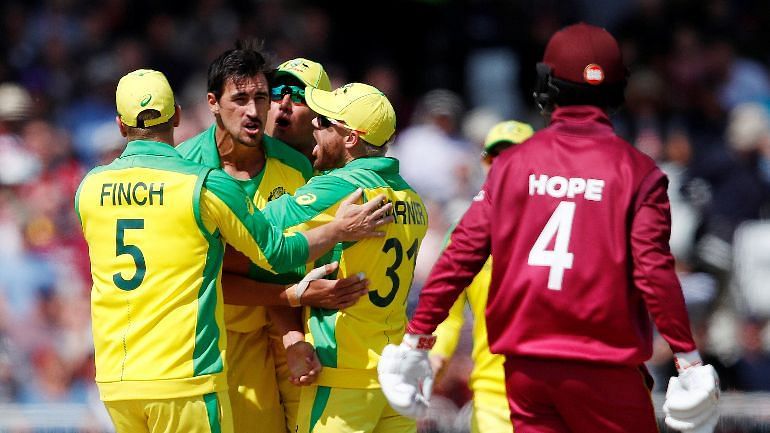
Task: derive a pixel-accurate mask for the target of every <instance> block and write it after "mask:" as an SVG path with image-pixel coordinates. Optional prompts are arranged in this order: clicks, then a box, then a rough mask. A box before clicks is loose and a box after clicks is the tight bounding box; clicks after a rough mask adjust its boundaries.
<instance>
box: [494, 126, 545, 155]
mask: <svg viewBox="0 0 770 433" xmlns="http://www.w3.org/2000/svg"><path fill="white" fill-rule="evenodd" d="M534 133H535V130H534V129H532V126H530V125H529V124H528V123H524V122H518V121H516V120H507V121H505V122H500V123H498V124H497V125H495V126H493V127H492V129H490V130H489V133H488V134H487V139H486V140H484V151H486V152H489V151H490V150H491V149H493V148H494V147H495V146H497V145H499V144H502V143H512V144H519V143H521V142H523V141H524V140H526V139H528V138H529V137H531V136H532V134H534Z"/></svg>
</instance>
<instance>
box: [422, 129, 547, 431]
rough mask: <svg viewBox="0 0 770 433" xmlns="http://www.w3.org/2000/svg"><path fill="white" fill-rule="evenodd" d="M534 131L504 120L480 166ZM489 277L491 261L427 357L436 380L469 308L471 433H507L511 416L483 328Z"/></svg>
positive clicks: (499, 362) (499, 363)
mask: <svg viewBox="0 0 770 433" xmlns="http://www.w3.org/2000/svg"><path fill="white" fill-rule="evenodd" d="M533 133H534V130H533V129H532V127H531V126H530V125H528V124H526V123H521V122H517V121H515V120H508V121H505V122H501V123H498V124H497V125H495V126H494V127H493V128H492V129H491V130H490V131H489V133H488V134H487V137H486V140H485V141H484V151H483V152H482V164H483V166H484V169H485V171H488V170H489V167H490V165H491V164H492V160H493V159H494V158H495V157H496V156H497V154H498V153H500V152H501V151H502V150H503V149H505V148H507V147H510V146H512V145H514V144H519V143H521V142H523V141H524V140H526V139H528V138H529V137H530V136H532V134H533ZM491 277H492V259H491V258H490V259H489V260H487V262H486V263H485V264H484V267H483V268H482V269H481V271H479V273H478V274H477V275H476V278H474V279H473V282H472V283H471V284H470V285H469V286H468V287H467V288H466V289H465V291H464V292H463V294H462V295H461V296H460V297H459V298H457V301H456V302H455V304H454V305H453V306H452V308H451V310H449V317H447V319H446V320H445V321H444V322H443V323H442V324H441V325H439V327H438V328H437V329H436V332H435V333H434V334H435V335H436V337H437V338H436V344H435V345H434V346H433V350H432V351H431V353H430V361H431V366H432V367H433V371H434V372H435V373H436V376H438V375H440V374H441V372H442V370H443V368H444V366H445V365H446V363H447V360H449V359H450V358H451V357H452V354H453V353H454V351H455V348H456V347H457V342H458V340H459V338H460V330H461V328H462V326H463V322H464V310H465V303H466V301H467V303H468V304H470V307H471V311H472V312H473V352H472V354H471V357H472V358H473V362H474V366H473V371H471V377H470V380H469V385H470V388H471V391H473V414H472V415H471V431H472V432H473V433H503V432H505V433H510V432H511V431H512V430H513V425H511V414H510V409H509V408H508V399H507V398H506V396H505V372H504V371H503V361H505V357H504V356H502V355H493V354H492V353H491V352H490V351H489V344H488V343H487V325H486V320H485V318H484V309H485V308H486V306H487V294H488V291H489V282H490V280H491Z"/></svg>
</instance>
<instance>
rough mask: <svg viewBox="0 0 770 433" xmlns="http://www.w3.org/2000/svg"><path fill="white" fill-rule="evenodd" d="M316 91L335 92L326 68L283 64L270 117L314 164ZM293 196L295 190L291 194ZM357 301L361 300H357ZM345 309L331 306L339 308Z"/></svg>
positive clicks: (281, 380)
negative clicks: (312, 96) (309, 91)
mask: <svg viewBox="0 0 770 433" xmlns="http://www.w3.org/2000/svg"><path fill="white" fill-rule="evenodd" d="M308 86H309V87H313V88H317V89H321V90H326V91H329V90H331V82H330V81H329V76H328V75H327V73H326V70H325V69H324V67H323V66H322V65H321V64H320V63H318V62H314V61H312V60H308V59H305V58H301V57H300V58H296V59H291V60H287V61H285V62H283V63H281V64H280V65H279V66H278V68H277V69H276V71H275V73H274V74H273V78H272V80H271V84H270V100H271V103H270V110H269V111H268V113H267V127H266V131H267V134H268V135H269V136H271V137H274V138H276V139H279V140H281V141H283V142H284V143H286V144H288V145H289V146H291V147H292V148H293V149H295V150H297V151H298V152H300V153H302V154H303V155H304V156H305V157H306V158H307V159H308V161H310V163H311V164H312V162H313V160H314V159H315V157H314V156H313V149H314V148H315V144H316V142H315V138H314V137H313V131H314V130H315V127H314V126H313V119H314V118H315V117H316V113H315V111H313V110H312V109H311V108H310V107H309V106H308V105H307V102H306V101H305V87H308ZM289 192H290V193H291V194H293V193H294V190H291V191H289ZM309 295H310V294H309V293H307V292H305V293H304V295H303V298H304V299H305V302H303V305H309V306H314V307H323V305H318V304H317V303H315V302H313V301H312V300H311V299H309V298H310V296H309ZM355 299H358V298H357V297H356V298H355ZM340 306H341V305H337V306H333V307H331V306H328V307H329V308H339V307H340ZM279 308H280V307H273V308H271V309H269V310H268V315H269V316H270V318H271V319H272V318H273V317H274V316H275V315H278V314H290V313H286V312H284V313H281V311H280V309H279ZM279 333H280V332H279V331H278V330H277V329H276V327H275V326H272V325H269V326H268V334H269V335H270V347H271V350H272V353H273V360H274V363H275V370H276V380H277V381H278V390H279V391H280V395H281V405H282V406H283V411H284V414H285V416H286V428H287V431H289V432H293V431H294V426H295V425H296V424H297V410H298V409H299V397H300V388H299V387H298V386H295V385H294V384H292V383H291V382H290V380H289V377H290V373H289V368H288V366H287V364H286V351H285V349H284V339H283V337H284V336H283V335H279Z"/></svg>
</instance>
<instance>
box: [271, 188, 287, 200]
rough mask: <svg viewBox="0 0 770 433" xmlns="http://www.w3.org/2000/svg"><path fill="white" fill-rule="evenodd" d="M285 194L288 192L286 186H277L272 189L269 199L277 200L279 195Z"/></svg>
mask: <svg viewBox="0 0 770 433" xmlns="http://www.w3.org/2000/svg"><path fill="white" fill-rule="evenodd" d="M284 194H286V188H284V187H282V186H279V187H276V188H275V189H273V190H272V191H270V195H269V196H267V201H272V200H275V199H277V198H278V197H280V196H282V195H284Z"/></svg>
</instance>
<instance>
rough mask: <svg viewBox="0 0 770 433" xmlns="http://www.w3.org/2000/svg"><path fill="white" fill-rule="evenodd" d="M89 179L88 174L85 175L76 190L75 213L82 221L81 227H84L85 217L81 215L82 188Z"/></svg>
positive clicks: (79, 220)
mask: <svg viewBox="0 0 770 433" xmlns="http://www.w3.org/2000/svg"><path fill="white" fill-rule="evenodd" d="M87 179H88V176H86V177H84V178H83V180H82V181H80V185H78V189H77V191H75V215H77V217H78V222H80V227H81V228H82V227H83V218H81V217H80V190H81V189H82V188H83V185H84V184H85V183H86V181H87Z"/></svg>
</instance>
